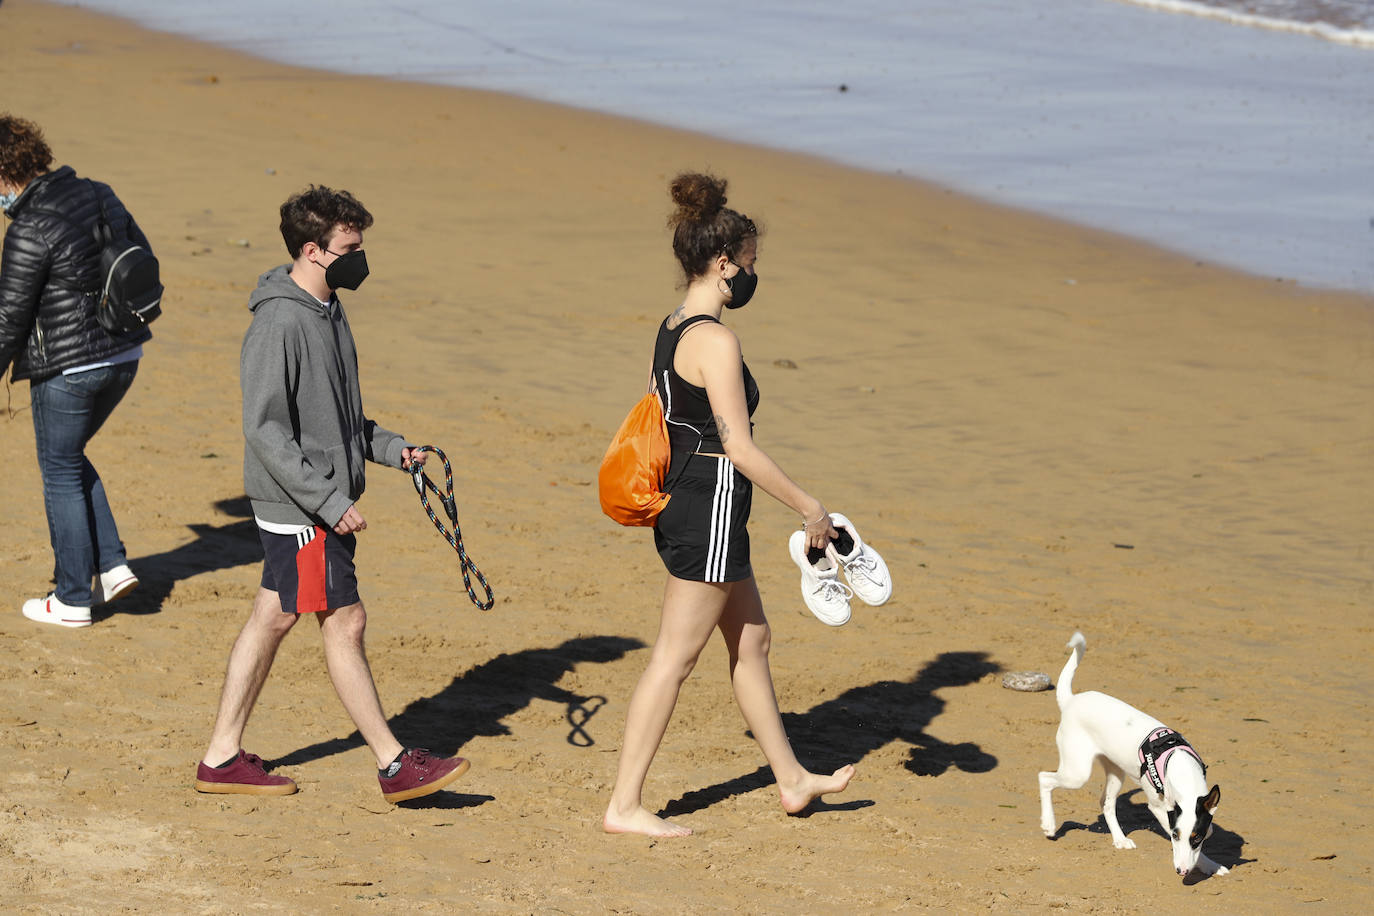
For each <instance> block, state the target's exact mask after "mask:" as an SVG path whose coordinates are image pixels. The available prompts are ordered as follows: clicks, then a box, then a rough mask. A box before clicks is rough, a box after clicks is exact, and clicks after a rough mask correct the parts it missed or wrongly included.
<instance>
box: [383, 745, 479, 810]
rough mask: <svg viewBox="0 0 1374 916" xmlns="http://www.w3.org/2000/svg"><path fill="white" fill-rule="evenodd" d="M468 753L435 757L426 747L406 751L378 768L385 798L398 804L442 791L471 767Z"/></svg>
mask: <svg viewBox="0 0 1374 916" xmlns="http://www.w3.org/2000/svg"><path fill="white" fill-rule="evenodd" d="M470 765H471V764H469V763H468V761H467V759H466V758H464V757H431V756H430V753H429V751H427V750H425V749H424V748H422V747H415V748H411V749H409V750H407V751H403V752H402V753H401V756H400V757H398V758H396V760H395V761H393V762H392V764H391V766H389V767H387V768H386V769H385V770H379V771H378V772H377V781H378V782H379V783H381V784H382V798H385V799H386V800H387V801H389V802H391V803H392V804H395V803H396V802H403V801H406V800H407V799H411V798H419V797H420V796H421V795H428V794H429V793H431V792H438V791H439V790H440V789H442V788H443V787H444V786H446V785H448V784H449V783H451V782H453V781H454V780H455V779H457V778H458V777H459V776H462V775H463V774H464V773H466V772H467V771H468V767H469V766H470Z"/></svg>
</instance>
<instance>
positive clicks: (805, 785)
mask: <svg viewBox="0 0 1374 916" xmlns="http://www.w3.org/2000/svg"><path fill="white" fill-rule="evenodd" d="M853 778H854V764H852V763H847V764H845V765H844V766H842V767H840V768H839V769H838V770H836V771H835V772H833V773H831V774H830V775H829V776H821V775H819V774H817V773H806V774H805V775H804V776H803V777H802V778H801V779H800V780H798V781H797V783H796V784H795V785H787V786H784V785H782V784H781V783H779V784H778V792H779V793H780V794H781V795H782V810H784V811H786V812H787V813H788V814H796V813H798V812H799V811H801V810H802V809H803V808H805V807H806V806H807V805H809V804H811V803H812V802H813V801H815V800H816V799H818V798H820V797H821V796H822V795H829V794H830V793H831V792H843V791H844V789H845V787H846V786H848V785H849V780H851V779H853Z"/></svg>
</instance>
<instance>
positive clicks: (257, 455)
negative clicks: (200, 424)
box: [239, 264, 411, 528]
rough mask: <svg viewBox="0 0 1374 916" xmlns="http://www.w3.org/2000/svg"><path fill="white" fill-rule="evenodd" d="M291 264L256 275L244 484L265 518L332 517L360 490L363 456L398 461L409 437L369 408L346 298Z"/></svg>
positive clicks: (312, 520) (328, 521) (242, 365)
mask: <svg viewBox="0 0 1374 916" xmlns="http://www.w3.org/2000/svg"><path fill="white" fill-rule="evenodd" d="M289 270H290V265H289V264H283V265H282V266H280V267H275V268H273V269H272V270H269V271H268V272H267V273H265V274H263V275H262V276H261V277H259V278H258V288H257V289H256V290H254V291H253V294H252V296H250V297H249V299H248V308H249V309H250V310H251V311H252V312H253V322H252V324H250V325H249V326H248V333H246V334H245V335H244V336H243V351H242V352H241V353H240V355H239V383H240V385H241V387H242V388H243V435H244V438H245V439H246V440H247V444H246V446H245V448H244V452H243V487H244V491H245V492H246V493H247V494H248V497H249V499H251V500H252V502H253V513H254V515H256V516H257V517H258V518H260V519H262V520H263V521H265V522H279V523H282V524H288V525H292V524H297V525H318V524H320V523H323V524H324V525H325V526H326V527H331V528H332V527H333V526H334V525H335V524H336V523H337V522H338V521H339V519H341V518H343V514H344V513H345V512H347V511H348V507H349V506H351V505H353V504H354V503H355V502H357V501H358V497H360V496H362V495H363V488H364V485H365V484H364V479H363V461H364V459H366V460H368V461H375V462H377V463H379V464H385V465H388V466H390V467H395V468H399V467H400V466H401V449H403V448H406V447H408V446H410V445H411V443H409V442H407V441H405V440H404V439H403V438H401V437H400V436H399V435H397V434H396V433H393V432H391V431H390V430H386V429H382V427H380V426H378V425H377V424H376V423H373V422H372V421H371V420H369V419H368V418H367V417H365V416H363V401H362V394H361V392H360V391H359V388H358V353H357V350H355V349H354V346H353V332H352V331H350V330H349V327H348V318H347V317H345V316H344V312H343V306H342V305H340V304H339V303H338V301H337V298H336V300H335V302H334V304H333V305H332V307H326V306H324V305H321V304H320V301H319V300H318V299H316V298H315V297H314V296H312V295H310V294H309V293H307V292H306V291H305V290H303V289H301V288H300V287H299V286H297V285H296V281H294V280H292V279H291V277H290V275H289V273H288V271H289Z"/></svg>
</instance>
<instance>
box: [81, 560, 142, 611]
mask: <svg viewBox="0 0 1374 916" xmlns="http://www.w3.org/2000/svg"><path fill="white" fill-rule="evenodd" d="M135 588H138V576H135V575H134V571H133V570H132V569H130V568H129V567H128V566H127V565H120V566H116V567H115V568H114V569H112V570H110V571H109V572H103V573H101V574H100V575H98V576H96V577H95V578H94V579H92V580H91V604H93V605H100V604H105V603H107V602H110V601H113V600H115V599H116V598H123V597H124V596H125V595H127V594H129V592H131V591H133V590H134V589H135Z"/></svg>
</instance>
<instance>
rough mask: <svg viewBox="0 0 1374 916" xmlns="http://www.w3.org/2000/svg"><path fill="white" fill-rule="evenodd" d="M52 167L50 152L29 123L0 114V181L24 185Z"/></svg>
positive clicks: (33, 124) (32, 124) (37, 128)
mask: <svg viewBox="0 0 1374 916" xmlns="http://www.w3.org/2000/svg"><path fill="white" fill-rule="evenodd" d="M51 167H52V150H51V149H50V148H49V147H48V141H46V140H44V139H43V131H42V130H40V129H39V127H38V125H37V124H35V123H33V122H32V121H26V120H24V119H23V118H16V117H15V116H14V115H11V114H8V113H6V114H3V115H0V179H4V180H5V181H8V182H9V183H10V184H18V185H25V184H28V183H29V182H30V181H33V180H34V179H35V178H37V177H38V176H39V175H42V174H43V173H44V172H46V171H48V169H50V168H51Z"/></svg>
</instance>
